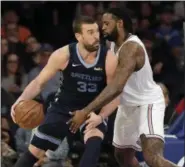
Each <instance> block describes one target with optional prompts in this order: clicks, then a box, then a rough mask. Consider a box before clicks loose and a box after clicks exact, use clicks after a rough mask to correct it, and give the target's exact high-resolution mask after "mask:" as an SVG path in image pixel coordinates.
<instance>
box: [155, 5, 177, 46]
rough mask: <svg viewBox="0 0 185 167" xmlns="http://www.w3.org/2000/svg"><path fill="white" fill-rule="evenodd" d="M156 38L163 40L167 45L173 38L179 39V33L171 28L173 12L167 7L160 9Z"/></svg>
mask: <svg viewBox="0 0 185 167" xmlns="http://www.w3.org/2000/svg"><path fill="white" fill-rule="evenodd" d="M156 37H158V38H163V39H165V40H166V42H167V43H168V42H169V41H170V40H173V39H174V37H180V33H179V31H178V30H176V29H175V28H174V27H173V10H172V9H171V7H169V6H165V7H164V8H163V9H162V12H161V15H160V25H159V28H158V29H157V30H156Z"/></svg>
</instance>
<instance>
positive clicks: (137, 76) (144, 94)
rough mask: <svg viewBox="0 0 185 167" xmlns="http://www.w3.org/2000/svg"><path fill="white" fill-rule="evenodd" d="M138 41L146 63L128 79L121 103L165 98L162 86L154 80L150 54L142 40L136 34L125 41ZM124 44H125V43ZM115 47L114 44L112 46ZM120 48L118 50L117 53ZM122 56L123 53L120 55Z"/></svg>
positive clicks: (147, 101) (145, 101) (148, 101)
mask: <svg viewBox="0 0 185 167" xmlns="http://www.w3.org/2000/svg"><path fill="white" fill-rule="evenodd" d="M128 41H134V42H137V43H138V44H139V45H140V46H141V47H142V48H143V50H144V53H145V63H144V66H143V67H142V68H141V69H140V70H139V71H137V72H134V73H133V74H132V75H131V76H130V77H129V79H128V81H127V83H126V85H125V87H124V89H123V93H122V96H121V103H122V104H126V105H133V106H135V105H145V104H150V103H157V102H161V101H163V100H164V97H163V94H162V90H161V88H160V87H159V86H158V85H157V84H156V83H155V82H154V80H153V72H152V69H151V66H150V62H149V58H148V54H147V52H146V49H145V46H144V44H143V43H142V41H141V40H140V39H139V38H138V37H137V36H135V35H131V36H130V37H129V38H128V39H127V40H126V41H125V42H124V44H125V43H126V42H128ZM124 44H123V45H124ZM123 45H122V46H123ZM111 47H112V48H111V49H112V50H113V49H114V44H112V46H111ZM119 51H120V49H119V50H118V51H117V53H116V54H117V55H118V53H119ZM120 56H121V55H120Z"/></svg>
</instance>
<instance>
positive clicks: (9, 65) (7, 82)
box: [1, 53, 27, 97]
mask: <svg viewBox="0 0 185 167" xmlns="http://www.w3.org/2000/svg"><path fill="white" fill-rule="evenodd" d="M1 84H2V87H3V88H4V89H5V90H6V91H8V92H10V93H12V94H14V95H15V96H16V97H18V96H19V95H20V93H21V92H22V91H23V89H24V88H25V86H26V84H27V77H26V75H24V73H23V70H22V66H21V64H20V61H19V57H18V56H17V55H16V54H14V53H10V54H8V55H7V56H6V57H5V58H4V60H3V73H2V80H1Z"/></svg>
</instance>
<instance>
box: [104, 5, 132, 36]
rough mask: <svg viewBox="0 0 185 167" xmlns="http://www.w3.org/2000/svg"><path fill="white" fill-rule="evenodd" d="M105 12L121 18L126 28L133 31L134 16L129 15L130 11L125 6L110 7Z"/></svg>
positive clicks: (128, 31) (129, 31)
mask: <svg viewBox="0 0 185 167" xmlns="http://www.w3.org/2000/svg"><path fill="white" fill-rule="evenodd" d="M105 13H110V14H112V15H113V16H115V19H121V20H123V22H124V28H125V31H127V33H133V28H132V18H131V17H130V15H129V11H128V9H126V8H123V7H113V8H109V9H108V10H107V11H106V12H105Z"/></svg>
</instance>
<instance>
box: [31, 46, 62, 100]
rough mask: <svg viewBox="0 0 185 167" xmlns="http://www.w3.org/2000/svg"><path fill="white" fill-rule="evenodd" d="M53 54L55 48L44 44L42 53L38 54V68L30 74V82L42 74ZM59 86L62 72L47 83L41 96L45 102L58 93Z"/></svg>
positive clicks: (41, 49)
mask: <svg viewBox="0 0 185 167" xmlns="http://www.w3.org/2000/svg"><path fill="white" fill-rule="evenodd" d="M52 52H53V48H52V46H51V45H49V44H43V45H42V46H41V48H40V51H39V53H38V54H39V63H38V66H37V67H35V68H34V69H32V70H31V71H30V73H29V74H28V82H31V81H32V80H33V79H35V77H36V76H37V75H38V74H39V73H40V72H41V70H42V69H43V67H44V66H45V65H46V64H47V62H48V59H49V57H50V55H51V53H52ZM59 84H60V72H58V73H57V74H56V75H55V76H54V77H53V78H52V79H51V80H50V81H48V82H47V84H46V85H45V87H44V89H43V91H42V92H41V96H42V98H43V100H44V101H45V100H46V99H47V98H48V95H50V94H51V93H53V92H56V91H57V89H58V86H59Z"/></svg>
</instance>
